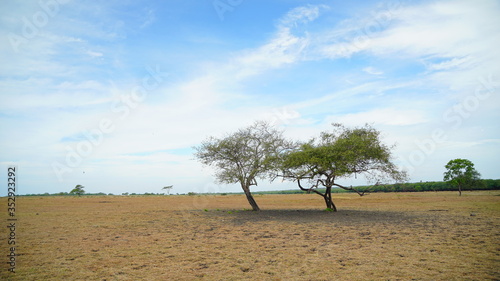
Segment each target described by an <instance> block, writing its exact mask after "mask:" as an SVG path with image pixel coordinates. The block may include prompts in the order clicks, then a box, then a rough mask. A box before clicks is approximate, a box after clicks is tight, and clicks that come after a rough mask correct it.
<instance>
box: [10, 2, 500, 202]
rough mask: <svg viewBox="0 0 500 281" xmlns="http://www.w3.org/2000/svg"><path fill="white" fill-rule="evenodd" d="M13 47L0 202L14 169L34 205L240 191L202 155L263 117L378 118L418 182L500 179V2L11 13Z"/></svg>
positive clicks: (47, 7)
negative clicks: (457, 165) (53, 199)
mask: <svg viewBox="0 0 500 281" xmlns="http://www.w3.org/2000/svg"><path fill="white" fill-rule="evenodd" d="M0 38H1V40H0V42H1V43H0V164H1V165H0V166H2V167H3V168H2V170H4V171H3V172H1V173H0V181H1V182H3V183H4V184H2V185H3V186H4V188H0V196H5V195H6V194H7V168H8V167H9V166H11V165H14V166H16V167H17V169H18V173H17V183H18V190H17V192H18V194H34V193H45V192H48V193H57V192H69V191H70V190H71V189H72V188H73V187H75V186H76V185H78V184H80V185H83V186H85V191H86V192H91V193H97V192H104V193H113V194H122V193H124V192H128V193H145V192H149V193H162V192H164V191H163V190H162V188H163V187H164V186H168V185H173V189H172V190H171V191H170V193H173V194H175V193H179V194H182V193H187V192H198V193H205V192H238V191H241V189H240V187H239V186H238V185H222V184H216V183H214V180H215V179H214V177H213V173H214V171H213V170H212V169H211V168H210V167H204V166H202V165H201V164H200V163H199V162H198V161H197V160H196V159H195V157H194V156H193V152H194V150H193V147H196V146H199V145H200V144H201V143H202V142H203V141H204V140H206V139H207V138H208V137H210V136H214V137H223V136H224V135H226V134H227V133H231V132H234V131H236V130H237V129H239V128H243V127H246V126H248V125H250V124H252V123H253V122H254V121H256V120H264V121H268V122H269V123H271V124H273V125H274V126H276V127H277V128H279V129H280V130H283V131H284V135H285V136H287V137H288V138H290V139H294V140H301V141H305V140H308V139H310V138H313V137H315V136H318V135H319V133H320V132H322V131H328V130H330V129H331V123H333V122H337V123H342V124H344V125H346V126H362V125H364V124H366V123H369V124H371V125H372V126H373V127H374V128H376V129H377V130H379V131H380V132H381V135H382V139H383V142H384V143H386V144H388V145H392V144H396V147H395V148H394V149H393V155H394V162H395V163H396V164H397V165H398V166H399V167H401V168H402V169H405V170H407V171H408V173H409V176H410V182H417V181H440V180H442V179H443V173H444V171H445V168H444V166H445V165H446V163H447V162H448V161H449V160H451V159H455V158H466V159H469V160H471V161H472V162H473V163H474V164H475V168H476V169H477V170H478V172H479V173H481V175H482V178H491V179H498V178H500V169H499V168H498V164H497V162H498V157H499V156H500V122H499V121H500V97H499V91H500V90H499V88H500V52H499V51H498V46H500V1H493V0H484V1H406V0H403V1H398V0H395V1H340V0H339V1H337V0H330V1H325V0H309V1H299V0H275V1H263V0H252V1H249V0H247V1H245V0H197V1H194V0H169V1H153V0H145V1H127V0H125V1H123V0H120V1H114V0H110V1H72V0H41V1H19V0H17V1H15V0H6V1H1V3H0ZM339 183H340V184H344V185H362V184H369V182H367V181H366V179H364V178H363V176H358V177H356V178H346V179H340V180H339ZM295 188H297V187H296V186H295V183H293V182H281V181H276V182H273V183H269V181H267V180H261V181H259V185H258V186H254V187H252V190H254V191H257V190H278V189H295Z"/></svg>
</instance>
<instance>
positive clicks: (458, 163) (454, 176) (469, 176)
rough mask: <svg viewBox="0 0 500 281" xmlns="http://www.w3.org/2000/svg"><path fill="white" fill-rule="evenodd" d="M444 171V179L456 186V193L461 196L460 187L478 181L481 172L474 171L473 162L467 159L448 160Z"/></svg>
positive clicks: (474, 183)
mask: <svg viewBox="0 0 500 281" xmlns="http://www.w3.org/2000/svg"><path fill="white" fill-rule="evenodd" d="M444 167H445V168H446V172H444V181H446V182H448V183H449V184H451V185H453V186H455V187H457V188H458V195H459V196H462V189H463V188H465V187H470V186H474V185H476V184H478V183H479V181H480V177H481V174H479V172H477V171H476V169H475V168H474V164H473V163H472V162H471V161H470V160H467V159H454V160H450V161H449V162H448V164H446V166H444Z"/></svg>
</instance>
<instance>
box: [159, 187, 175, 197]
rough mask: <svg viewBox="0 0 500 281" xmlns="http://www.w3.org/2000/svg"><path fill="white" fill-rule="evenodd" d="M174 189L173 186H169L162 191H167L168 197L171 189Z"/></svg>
mask: <svg viewBox="0 0 500 281" xmlns="http://www.w3.org/2000/svg"><path fill="white" fill-rule="evenodd" d="M173 187H174V186H173V185H168V186H165V187H164V188H162V190H166V191H167V195H170V189H172V188H173Z"/></svg>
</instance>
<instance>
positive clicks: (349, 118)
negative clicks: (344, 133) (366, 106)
mask: <svg viewBox="0 0 500 281" xmlns="http://www.w3.org/2000/svg"><path fill="white" fill-rule="evenodd" d="M333 119H334V120H335V122H340V123H343V124H347V125H359V124H363V123H374V124H376V125H391V126H408V125H416V124H421V123H425V122H427V121H428V120H427V118H426V117H425V112H423V111H419V110H414V109H396V108H379V109H374V110H370V111H365V112H359V113H350V114H345V115H342V116H338V117H334V118H333Z"/></svg>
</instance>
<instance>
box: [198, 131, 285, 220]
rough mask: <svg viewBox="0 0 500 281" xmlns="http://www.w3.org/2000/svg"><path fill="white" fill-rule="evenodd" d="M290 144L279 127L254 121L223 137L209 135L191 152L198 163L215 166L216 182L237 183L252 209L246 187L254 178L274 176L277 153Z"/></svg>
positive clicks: (252, 203) (249, 193) (253, 206)
mask: <svg viewBox="0 0 500 281" xmlns="http://www.w3.org/2000/svg"><path fill="white" fill-rule="evenodd" d="M293 145H294V144H293V143H292V142H290V141H287V140H285V139H284V138H283V134H282V132H281V131H278V130H276V129H275V128H273V127H272V126H271V125H270V124H268V123H266V122H263V121H257V122H255V123H254V124H253V125H251V126H249V127H246V128H243V129H240V130H238V131H237V132H235V133H232V134H229V135H227V136H226V137H225V138H222V139H218V138H214V137H210V138H209V139H208V140H206V141H204V142H203V143H202V144H201V146H199V147H195V149H196V153H195V156H196V157H197V158H198V159H199V161H200V162H201V163H202V164H204V165H208V166H213V167H215V168H216V170H217V171H216V173H215V177H216V179H217V181H218V182H219V183H227V184H231V183H240V185H241V188H242V189H243V191H244V192H245V195H246V198H247V200H248V203H250V205H251V206H252V209H253V210H254V211H259V210H260V208H259V206H258V205H257V202H255V200H254V198H253V196H252V193H251V192H250V187H251V186H252V185H257V178H259V179H264V178H270V179H271V180H272V179H274V178H275V177H276V173H277V170H278V169H279V167H280V165H279V162H280V161H281V159H282V158H281V155H283V152H284V151H286V150H288V149H291V148H293ZM273 171H274V173H273Z"/></svg>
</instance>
